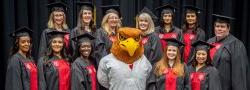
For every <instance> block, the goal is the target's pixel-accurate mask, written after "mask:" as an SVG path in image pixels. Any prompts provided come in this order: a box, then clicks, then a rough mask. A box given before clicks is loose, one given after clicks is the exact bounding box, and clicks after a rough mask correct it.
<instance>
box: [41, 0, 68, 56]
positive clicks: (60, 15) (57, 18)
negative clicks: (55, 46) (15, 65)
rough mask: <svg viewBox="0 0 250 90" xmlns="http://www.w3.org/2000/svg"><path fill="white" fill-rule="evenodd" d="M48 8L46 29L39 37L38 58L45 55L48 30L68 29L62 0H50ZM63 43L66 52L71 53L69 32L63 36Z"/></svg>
mask: <svg viewBox="0 0 250 90" xmlns="http://www.w3.org/2000/svg"><path fill="white" fill-rule="evenodd" d="M52 1H53V0H52ZM47 7H48V8H49V9H50V15H49V21H48V25H47V29H45V30H44V31H43V32H42V34H41V38H40V45H39V52H38V58H41V57H43V56H45V55H46V50H47V49H48V47H49V46H47V45H48V43H49V39H48V32H50V31H69V30H68V25H67V22H66V11H67V5H66V4H65V3H63V2H62V1H56V2H51V3H49V4H48V6H47ZM64 43H65V47H66V49H67V52H66V53H67V54H71V51H70V50H69V34H66V35H65V36H64Z"/></svg>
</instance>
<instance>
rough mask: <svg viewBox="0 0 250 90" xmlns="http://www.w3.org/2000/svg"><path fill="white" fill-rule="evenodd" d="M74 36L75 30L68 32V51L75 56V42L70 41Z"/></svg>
mask: <svg viewBox="0 0 250 90" xmlns="http://www.w3.org/2000/svg"><path fill="white" fill-rule="evenodd" d="M75 36H76V29H73V30H71V31H70V46H69V47H70V49H71V50H72V52H73V55H75V48H76V45H75V42H74V41H73V40H71V39H72V38H74V37H75Z"/></svg>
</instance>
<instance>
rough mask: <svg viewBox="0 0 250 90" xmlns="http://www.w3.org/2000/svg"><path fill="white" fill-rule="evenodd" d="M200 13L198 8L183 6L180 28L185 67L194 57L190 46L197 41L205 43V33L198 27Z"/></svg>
mask: <svg viewBox="0 0 250 90" xmlns="http://www.w3.org/2000/svg"><path fill="white" fill-rule="evenodd" d="M200 12H201V9H200V8H197V7H195V6H192V5H186V6H185V16H184V17H185V21H184V25H183V27H182V30H183V42H184V43H185V47H184V51H183V56H182V57H183V60H184V62H185V63H186V64H187V65H190V64H191V58H192V56H193V55H194V54H193V53H194V52H193V51H194V49H193V47H192V44H193V43H194V42H196V41H199V40H203V41H205V32H204V30H203V29H202V28H201V27H200V25H199V13H200Z"/></svg>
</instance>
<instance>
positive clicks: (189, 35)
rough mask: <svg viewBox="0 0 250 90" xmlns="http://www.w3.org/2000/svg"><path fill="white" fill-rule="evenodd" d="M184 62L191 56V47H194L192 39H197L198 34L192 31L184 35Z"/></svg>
mask: <svg viewBox="0 0 250 90" xmlns="http://www.w3.org/2000/svg"><path fill="white" fill-rule="evenodd" d="M183 36H184V43H185V46H184V55H183V57H184V62H185V63H187V62H188V59H189V56H190V52H191V48H192V46H191V45H192V41H193V40H194V39H195V37H196V35H195V34H192V33H185V34H184V35H183Z"/></svg>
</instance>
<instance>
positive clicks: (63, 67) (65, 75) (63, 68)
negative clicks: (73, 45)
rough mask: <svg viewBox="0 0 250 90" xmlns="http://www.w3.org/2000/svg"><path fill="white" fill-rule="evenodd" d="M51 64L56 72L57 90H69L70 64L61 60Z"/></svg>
mask: <svg viewBox="0 0 250 90" xmlns="http://www.w3.org/2000/svg"><path fill="white" fill-rule="evenodd" d="M51 62H52V64H53V65H54V66H55V67H56V69H57V70H58V78H59V82H58V83H59V90H70V64H69V63H68V62H67V61H66V60H63V59H61V60H53V61H51Z"/></svg>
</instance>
